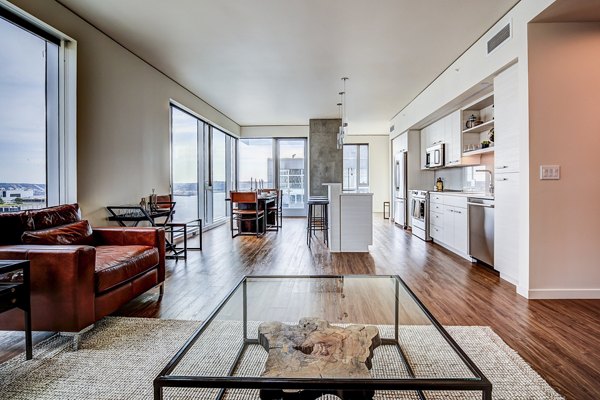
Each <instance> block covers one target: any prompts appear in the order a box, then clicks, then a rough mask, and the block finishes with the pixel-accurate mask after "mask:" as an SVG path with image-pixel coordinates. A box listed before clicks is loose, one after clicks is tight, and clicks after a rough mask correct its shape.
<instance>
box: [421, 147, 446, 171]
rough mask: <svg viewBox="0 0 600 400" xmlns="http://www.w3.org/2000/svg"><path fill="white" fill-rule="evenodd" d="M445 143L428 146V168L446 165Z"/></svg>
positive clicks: (426, 162)
mask: <svg viewBox="0 0 600 400" xmlns="http://www.w3.org/2000/svg"><path fill="white" fill-rule="evenodd" d="M444 153H445V151H444V143H441V144H436V145H435V146H431V147H428V148H427V150H426V157H427V159H426V161H425V167H426V168H439V167H443V166H444Z"/></svg>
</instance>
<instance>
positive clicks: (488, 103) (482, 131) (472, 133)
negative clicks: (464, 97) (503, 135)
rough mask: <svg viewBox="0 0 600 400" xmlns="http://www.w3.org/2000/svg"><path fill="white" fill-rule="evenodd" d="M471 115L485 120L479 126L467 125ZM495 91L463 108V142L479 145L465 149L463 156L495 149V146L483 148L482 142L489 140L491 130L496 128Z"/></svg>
mask: <svg viewBox="0 0 600 400" xmlns="http://www.w3.org/2000/svg"><path fill="white" fill-rule="evenodd" d="M471 115H475V116H476V117H477V118H478V119H479V120H481V121H483V122H482V123H481V124H479V125H477V126H473V127H471V128H467V127H466V122H467V121H468V120H469V117H470V116H471ZM494 122H495V121H494V93H488V94H486V95H485V96H483V97H481V98H479V99H477V100H476V101H474V102H472V103H471V104H468V105H466V106H465V107H463V109H462V121H461V123H462V129H463V130H462V136H463V137H462V144H463V146H469V145H473V146H477V148H476V149H475V150H471V151H463V152H462V155H463V157H468V156H474V155H478V154H486V153H491V152H493V151H494V146H490V147H486V148H481V142H482V141H484V140H489V132H490V130H491V129H493V128H494Z"/></svg>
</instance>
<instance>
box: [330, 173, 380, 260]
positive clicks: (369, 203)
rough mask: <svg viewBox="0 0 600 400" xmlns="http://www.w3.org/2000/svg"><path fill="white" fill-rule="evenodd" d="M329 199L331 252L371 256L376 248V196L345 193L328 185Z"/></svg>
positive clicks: (339, 185)
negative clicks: (374, 225)
mask: <svg viewBox="0 0 600 400" xmlns="http://www.w3.org/2000/svg"><path fill="white" fill-rule="evenodd" d="M324 185H325V186H327V187H328V197H329V250H330V251H331V252H332V253H339V252H368V251H369V245H372V244H373V193H363V192H345V191H342V184H341V183H325V184H324Z"/></svg>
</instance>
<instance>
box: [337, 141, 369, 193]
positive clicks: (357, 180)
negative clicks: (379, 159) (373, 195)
mask: <svg viewBox="0 0 600 400" xmlns="http://www.w3.org/2000/svg"><path fill="white" fill-rule="evenodd" d="M343 146H344V147H345V146H348V147H356V188H349V187H347V186H346V183H345V181H344V179H343V171H344V170H345V169H346V166H345V165H343V156H342V190H346V191H350V190H359V189H368V188H369V186H370V184H371V183H370V182H371V179H370V158H371V151H370V148H369V143H344V145H343ZM361 146H365V147H366V148H367V183H366V184H364V183H362V184H361V182H360V162H361V157H360V148H361ZM342 152H343V148H342Z"/></svg>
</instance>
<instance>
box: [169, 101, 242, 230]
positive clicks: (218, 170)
mask: <svg viewBox="0 0 600 400" xmlns="http://www.w3.org/2000/svg"><path fill="white" fill-rule="evenodd" d="M171 135H172V144H171V154H172V174H173V176H172V178H171V182H172V191H173V200H174V201H175V202H176V205H175V215H174V220H175V221H177V222H188V221H190V220H192V219H196V218H202V220H203V223H204V225H213V224H216V223H218V222H221V221H224V220H225V219H226V217H227V210H228V208H227V203H226V201H225V199H226V197H227V193H228V192H229V191H230V190H232V189H233V188H234V183H235V172H234V171H235V146H236V144H235V139H234V138H232V137H231V136H229V135H227V134H226V133H224V132H223V131H221V130H219V129H217V128H215V127H213V126H211V125H209V124H207V123H205V122H204V121H202V120H201V119H199V118H198V117H196V116H194V115H192V114H191V113H190V112H187V111H184V110H183V109H181V108H179V107H177V106H172V107H171Z"/></svg>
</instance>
